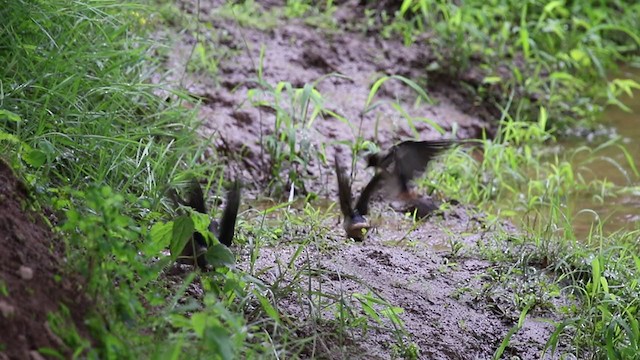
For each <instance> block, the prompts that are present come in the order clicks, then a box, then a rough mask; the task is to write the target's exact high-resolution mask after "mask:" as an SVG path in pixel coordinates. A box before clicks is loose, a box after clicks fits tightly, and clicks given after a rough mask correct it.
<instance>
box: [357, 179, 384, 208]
mask: <svg viewBox="0 0 640 360" xmlns="http://www.w3.org/2000/svg"><path fill="white" fill-rule="evenodd" d="M385 178H387V176H385V173H382V172H377V173H376V174H375V175H374V176H373V178H371V180H369V183H368V184H367V186H365V187H364V189H363V190H362V193H360V197H358V201H357V202H356V208H355V209H356V212H357V213H358V214H359V215H363V216H364V215H367V214H369V201H370V200H371V197H372V196H373V194H374V193H375V192H376V190H378V188H379V187H380V185H381V184H382V183H383V182H385Z"/></svg>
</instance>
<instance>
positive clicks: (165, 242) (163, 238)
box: [147, 221, 173, 253]
mask: <svg viewBox="0 0 640 360" xmlns="http://www.w3.org/2000/svg"><path fill="white" fill-rule="evenodd" d="M150 235H151V242H152V243H153V244H154V248H158V249H163V248H166V247H169V245H170V244H171V239H172V235H173V221H169V222H167V223H163V222H158V223H156V224H155V225H153V226H152V227H151V232H150ZM147 251H149V249H147ZM152 253H155V252H152Z"/></svg>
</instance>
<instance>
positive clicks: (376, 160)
mask: <svg viewBox="0 0 640 360" xmlns="http://www.w3.org/2000/svg"><path fill="white" fill-rule="evenodd" d="M458 143H459V141H457V140H428V141H413V140H407V141H403V142H400V143H398V144H396V145H394V146H392V147H391V148H389V149H388V150H387V151H382V152H377V153H373V154H370V155H368V156H367V158H366V160H367V167H373V168H375V170H376V172H375V175H374V176H373V178H371V180H370V181H369V183H367V185H366V186H365V188H364V190H363V191H362V195H361V197H360V199H359V200H358V203H357V204H356V208H357V209H359V210H360V211H361V213H364V214H367V213H368V203H369V200H370V198H371V196H372V195H373V194H374V193H375V191H377V190H378V188H379V187H380V186H381V185H385V187H386V188H387V190H388V192H390V193H391V195H392V196H393V197H397V198H398V199H400V200H402V201H408V202H416V201H417V199H418V195H417V194H416V193H415V192H414V191H412V189H411V187H410V182H411V181H413V180H414V179H415V178H416V177H418V176H420V175H422V174H423V173H424V172H425V170H426V169H427V165H429V162H430V161H431V160H433V159H434V158H435V157H436V156H438V155H439V154H441V153H442V152H444V151H445V150H447V149H449V148H451V147H452V146H454V145H456V144H458Z"/></svg>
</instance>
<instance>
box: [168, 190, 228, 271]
mask: <svg viewBox="0 0 640 360" xmlns="http://www.w3.org/2000/svg"><path fill="white" fill-rule="evenodd" d="M171 190H172V191H171V192H170V197H171V198H173V199H174V201H175V202H177V203H178V204H181V205H184V206H188V207H190V208H192V209H193V210H195V211H197V212H199V213H201V214H208V211H207V207H206V203H205V199H204V193H203V191H202V187H201V186H200V184H199V183H198V182H197V181H196V180H192V181H191V182H190V184H189V188H188V197H187V200H186V201H184V200H183V199H181V198H180V197H179V196H178V195H177V193H176V192H175V190H174V189H171ZM240 190H241V184H240V182H239V181H238V180H235V181H234V182H233V184H232V186H231V189H230V190H229V192H228V193H227V204H226V206H225V208H224V210H223V212H222V217H221V218H220V222H218V221H216V220H214V219H211V221H210V223H209V226H208V229H209V231H210V232H211V233H212V234H213V235H214V236H215V237H216V238H217V239H218V241H219V242H220V243H221V244H223V245H225V246H227V247H230V246H231V244H232V243H233V235H234V232H235V226H236V219H237V216H238V209H239V207H240ZM206 252H207V241H206V237H205V234H201V233H200V232H198V231H194V233H193V236H192V239H191V241H188V242H187V244H186V245H185V247H184V248H183V249H182V251H181V253H180V256H179V257H178V261H179V262H181V263H187V264H193V263H194V259H195V260H196V261H195V263H196V264H197V265H198V267H199V268H200V269H201V270H203V271H206V270H208V267H209V263H208V261H207V259H206V257H205V254H206Z"/></svg>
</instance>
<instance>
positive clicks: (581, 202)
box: [559, 69, 640, 239]
mask: <svg viewBox="0 0 640 360" xmlns="http://www.w3.org/2000/svg"><path fill="white" fill-rule="evenodd" d="M624 77H627V78H631V79H634V80H636V81H640V69H626V70H623V71H622V73H621V74H620V76H618V78H624ZM622 102H623V103H624V104H625V105H626V106H628V107H629V108H630V109H631V111H630V112H627V111H624V110H622V109H620V108H619V107H617V106H609V107H607V108H606V109H605V111H604V113H603V114H602V124H603V125H605V126H608V127H611V128H613V129H615V133H617V135H618V136H619V137H621V139H620V140H618V141H617V142H616V144H620V145H623V146H624V148H625V149H626V150H627V152H628V154H629V155H630V156H631V157H632V158H633V161H634V163H635V166H636V167H639V166H640V161H638V160H639V159H640V91H635V93H634V96H633V97H628V96H625V97H624V98H623V99H622ZM608 140H610V136H599V137H598V136H596V137H595V138H594V139H590V136H587V137H571V138H566V139H562V140H560V141H559V145H560V146H561V148H562V152H564V153H565V154H571V153H572V152H575V151H576V150H577V149H579V148H580V147H583V146H587V147H589V148H591V149H594V148H596V147H597V146H599V145H601V144H603V143H605V142H607V141H608ZM593 155H595V158H596V159H597V160H595V161H592V162H588V163H586V164H585V162H584V160H585V159H586V158H587V156H588V155H587V154H586V152H584V153H580V154H577V155H576V156H573V157H570V159H571V163H572V165H574V168H575V169H578V168H580V173H581V174H584V176H585V180H587V181H589V180H606V181H608V182H611V183H613V184H614V185H615V186H616V187H617V188H621V187H625V190H624V194H622V195H619V196H617V197H605V198H604V200H602V198H600V197H599V196H597V195H595V196H593V195H592V196H576V197H574V198H572V199H568V201H567V208H568V210H569V211H571V212H572V213H573V214H574V218H573V222H572V225H573V230H574V232H575V234H576V236H577V238H578V239H581V238H582V239H584V238H587V237H588V235H589V232H590V230H591V229H592V226H597V225H598V221H601V222H602V225H603V233H604V234H611V233H613V232H615V231H618V230H634V229H637V228H639V227H640V178H639V177H638V176H637V175H636V174H635V173H634V171H633V169H632V167H631V165H630V164H629V161H628V160H627V158H626V156H625V153H624V151H623V150H621V149H620V147H618V146H608V147H605V148H603V149H601V150H599V151H597V152H596V153H595V154H593Z"/></svg>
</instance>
